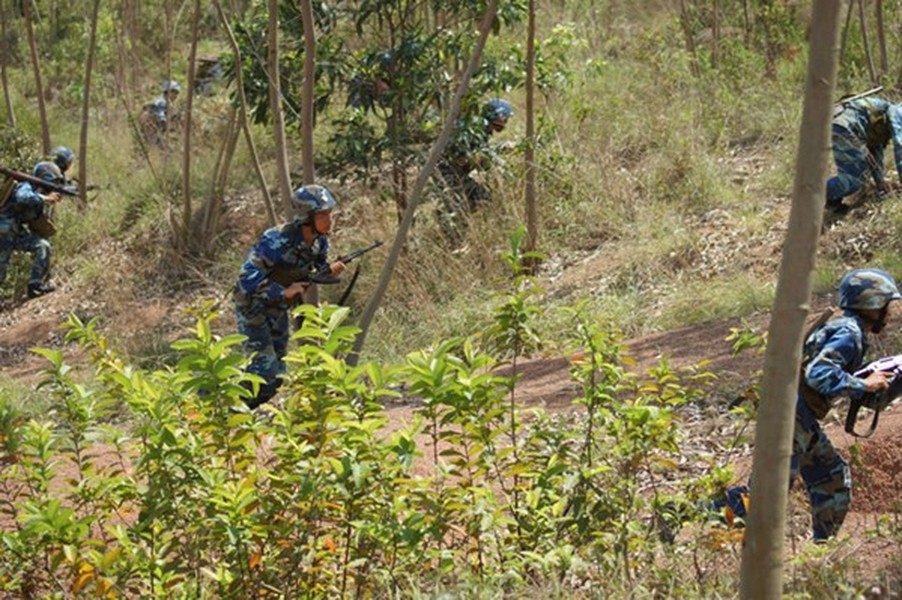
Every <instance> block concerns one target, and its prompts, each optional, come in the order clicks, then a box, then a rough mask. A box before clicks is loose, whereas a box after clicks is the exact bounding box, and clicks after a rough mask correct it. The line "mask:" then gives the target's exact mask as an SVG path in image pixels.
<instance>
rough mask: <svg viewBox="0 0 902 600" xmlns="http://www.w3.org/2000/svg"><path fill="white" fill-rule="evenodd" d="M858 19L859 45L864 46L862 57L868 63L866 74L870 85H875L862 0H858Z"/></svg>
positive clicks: (875, 76) (876, 80) (872, 60)
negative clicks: (859, 23) (868, 76)
mask: <svg viewBox="0 0 902 600" xmlns="http://www.w3.org/2000/svg"><path fill="white" fill-rule="evenodd" d="M858 18H859V19H860V20H861V43H862V45H863V46H864V56H865V58H866V59H867V62H868V73H869V74H870V75H871V83H872V84H874V85H876V84H877V83H878V82H879V80H878V79H877V69H875V68H874V58H873V57H872V56H871V42H870V40H869V39H868V19H867V15H866V14H865V11H864V0H858Z"/></svg>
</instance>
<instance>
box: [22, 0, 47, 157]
mask: <svg viewBox="0 0 902 600" xmlns="http://www.w3.org/2000/svg"><path fill="white" fill-rule="evenodd" d="M22 7H23V8H24V9H25V33H26V34H27V36H28V49H29V50H30V51H31V67H32V68H33V69H34V85H35V88H37V89H36V93H37V95H38V114H39V115H40V118H41V146H42V148H41V149H42V150H43V152H44V154H50V124H49V123H48V122H47V105H46V103H45V102H44V82H43V80H42V79H41V61H40V59H39V58H38V44H37V41H36V40H35V38H34V24H33V23H32V19H31V0H25V1H24V2H23V3H22Z"/></svg>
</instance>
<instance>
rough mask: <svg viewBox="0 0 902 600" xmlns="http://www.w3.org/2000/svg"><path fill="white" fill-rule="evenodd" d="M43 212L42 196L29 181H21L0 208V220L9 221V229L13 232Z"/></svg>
mask: <svg viewBox="0 0 902 600" xmlns="http://www.w3.org/2000/svg"><path fill="white" fill-rule="evenodd" d="M43 214H44V196H42V195H41V194H39V193H38V191H37V190H35V189H34V187H33V186H32V185H31V184H30V183H28V182H22V183H20V184H18V185H17V186H16V189H15V190H13V193H12V196H11V197H10V199H9V201H8V202H7V203H6V205H5V206H4V207H3V209H2V210H0V221H6V222H7V223H10V224H11V228H10V231H12V232H13V233H15V232H18V231H19V228H20V227H21V226H22V225H23V224H25V223H30V222H31V221H34V220H35V219H37V218H38V217H40V216H41V215H43Z"/></svg>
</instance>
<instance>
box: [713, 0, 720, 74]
mask: <svg viewBox="0 0 902 600" xmlns="http://www.w3.org/2000/svg"><path fill="white" fill-rule="evenodd" d="M719 59H720V5H719V4H718V2H717V0H713V2H712V5H711V66H712V67H714V68H715V69H716V68H717V63H718V61H719Z"/></svg>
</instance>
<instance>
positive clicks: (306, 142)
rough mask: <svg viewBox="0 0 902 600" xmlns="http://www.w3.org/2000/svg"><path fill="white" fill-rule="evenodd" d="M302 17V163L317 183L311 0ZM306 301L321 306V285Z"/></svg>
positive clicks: (306, 295)
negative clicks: (314, 150)
mask: <svg viewBox="0 0 902 600" xmlns="http://www.w3.org/2000/svg"><path fill="white" fill-rule="evenodd" d="M300 9H301V19H302V20H303V21H304V23H303V27H304V87H303V90H302V92H301V164H302V167H303V170H304V183H305V184H311V183H316V170H315V168H314V164H313V93H314V91H315V87H314V84H315V81H314V76H315V75H316V32H315V31H314V29H313V5H312V3H311V2H310V0H300ZM304 302H306V303H307V304H312V305H314V306H319V286H317V285H316V284H315V283H314V284H311V285H310V287H308V288H307V291H306V292H304Z"/></svg>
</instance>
